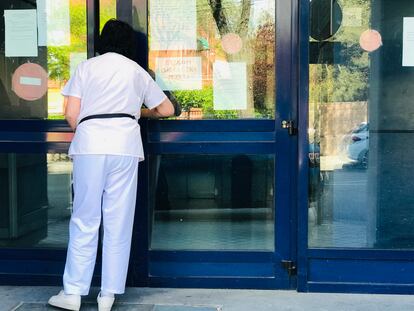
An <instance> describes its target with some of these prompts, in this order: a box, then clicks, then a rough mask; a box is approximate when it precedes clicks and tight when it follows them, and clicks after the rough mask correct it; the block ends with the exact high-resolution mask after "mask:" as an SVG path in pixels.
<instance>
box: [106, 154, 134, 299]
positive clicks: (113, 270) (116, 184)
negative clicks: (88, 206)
mask: <svg viewBox="0 0 414 311" xmlns="http://www.w3.org/2000/svg"><path fill="white" fill-rule="evenodd" d="M108 163H109V166H108V175H107V179H106V184H105V187H104V194H103V200H102V214H103V225H104V237H103V250H102V251H103V253H102V287H101V290H102V292H107V293H113V294H123V293H124V291H125V282H126V277H127V272H128V263H129V255H130V249H131V238H132V227H133V223H134V213H135V202H136V195H137V180H138V158H136V157H128V156H108ZM109 168H110V169H109Z"/></svg>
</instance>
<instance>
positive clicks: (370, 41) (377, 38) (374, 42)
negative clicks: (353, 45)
mask: <svg viewBox="0 0 414 311" xmlns="http://www.w3.org/2000/svg"><path fill="white" fill-rule="evenodd" d="M359 45H360V46H361V48H362V49H363V50H365V51H367V52H373V51H375V50H377V49H378V48H380V47H381V46H382V37H381V34H380V33H379V32H378V31H376V30H374V29H368V30H365V31H364V32H363V33H362V34H361V37H360V38H359Z"/></svg>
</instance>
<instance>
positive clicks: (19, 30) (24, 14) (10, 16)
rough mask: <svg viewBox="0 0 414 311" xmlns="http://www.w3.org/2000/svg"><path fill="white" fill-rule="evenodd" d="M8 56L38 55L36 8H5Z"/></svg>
mask: <svg viewBox="0 0 414 311" xmlns="http://www.w3.org/2000/svg"><path fill="white" fill-rule="evenodd" d="M4 23H5V50H6V51H5V53H6V57H37V55H38V54H37V53H38V52H37V20H36V10H4Z"/></svg>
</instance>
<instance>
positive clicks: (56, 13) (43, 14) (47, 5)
mask: <svg viewBox="0 0 414 311" xmlns="http://www.w3.org/2000/svg"><path fill="white" fill-rule="evenodd" d="M69 9H70V8H69V0H37V11H38V12H37V22H38V25H39V29H38V33H39V46H46V45H48V46H67V45H70V12H69Z"/></svg>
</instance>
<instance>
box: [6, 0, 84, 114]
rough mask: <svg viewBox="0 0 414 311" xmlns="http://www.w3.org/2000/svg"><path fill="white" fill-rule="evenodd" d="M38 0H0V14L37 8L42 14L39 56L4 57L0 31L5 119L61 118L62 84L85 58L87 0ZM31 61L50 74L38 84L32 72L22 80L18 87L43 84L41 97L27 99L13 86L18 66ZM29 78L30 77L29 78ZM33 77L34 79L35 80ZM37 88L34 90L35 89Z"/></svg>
mask: <svg viewBox="0 0 414 311" xmlns="http://www.w3.org/2000/svg"><path fill="white" fill-rule="evenodd" d="M42 3H44V6H41V5H40V2H39V3H38V4H37V5H36V1H23V0H5V1H1V2H0V14H1V15H2V16H3V13H4V10H9V9H37V14H38V15H39V16H41V17H39V20H40V21H41V22H39V24H38V33H39V35H38V38H34V40H36V41H37V42H38V57H5V50H4V47H5V34H4V31H3V32H1V34H0V96H1V101H0V118H2V119H29V118H30V119H46V118H47V119H61V118H63V98H62V96H61V95H60V91H61V88H62V87H63V86H64V85H65V83H66V81H67V80H68V79H69V77H70V74H71V73H72V72H73V71H74V70H75V69H76V67H77V65H78V64H79V62H81V61H83V60H85V59H86V45H87V38H86V35H87V32H86V1H79V0H70V1H67V2H65V1H46V2H42ZM26 63H32V64H38V65H40V66H41V67H42V68H43V69H44V71H46V73H47V74H48V79H47V81H44V82H42V84H47V85H40V86H38V85H37V84H38V80H39V79H38V78H39V77H36V76H33V74H29V75H28V76H29V77H30V78H35V80H33V79H31V81H30V82H27V81H26V82H23V80H19V87H22V88H31V89H32V93H33V94H34V93H36V88H38V89H40V88H43V87H44V89H45V90H47V92H46V93H45V92H42V93H41V97H40V98H39V99H35V100H26V99H24V97H22V96H21V95H19V92H18V91H17V88H16V87H15V88H13V87H12V79H11V77H12V76H13V73H15V71H16V69H18V68H19V66H21V65H23V64H26ZM26 80H27V79H26ZM33 81H34V82H33ZM33 89H34V90H33Z"/></svg>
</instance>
